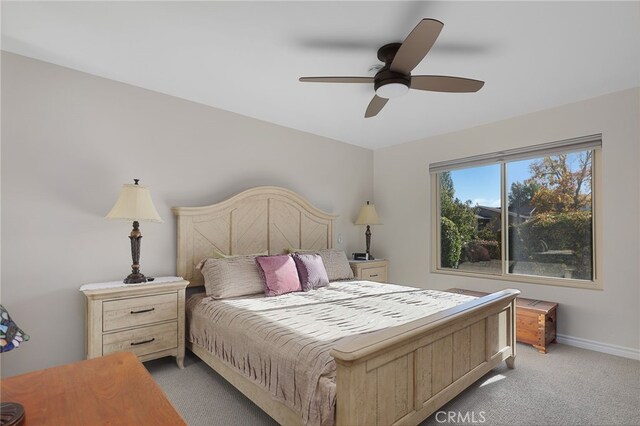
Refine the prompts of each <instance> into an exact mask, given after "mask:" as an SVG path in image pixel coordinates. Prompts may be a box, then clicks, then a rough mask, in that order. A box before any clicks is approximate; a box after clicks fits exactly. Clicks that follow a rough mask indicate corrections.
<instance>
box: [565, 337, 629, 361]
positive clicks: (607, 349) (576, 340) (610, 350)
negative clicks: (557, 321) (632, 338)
mask: <svg viewBox="0 0 640 426" xmlns="http://www.w3.org/2000/svg"><path fill="white" fill-rule="evenodd" d="M556 341H557V342H558V343H564V344H565V345H569V346H575V347H577V348H582V349H589V350H592V351H596V352H603V353H605V354H610V355H617V356H621V357H624V358H631V359H635V360H638V361H640V349H633V348H626V347H624V346H618V345H612V344H610V343H602V342H596V341H594V340H588V339H582V338H580V337H573V336H566V335H564V334H558V335H556Z"/></svg>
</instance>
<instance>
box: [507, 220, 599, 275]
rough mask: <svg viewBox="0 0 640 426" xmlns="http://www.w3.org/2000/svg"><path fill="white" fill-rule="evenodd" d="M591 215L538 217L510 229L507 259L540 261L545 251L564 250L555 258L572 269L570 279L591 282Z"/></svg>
mask: <svg viewBox="0 0 640 426" xmlns="http://www.w3.org/2000/svg"><path fill="white" fill-rule="evenodd" d="M591 221H592V215H591V212H590V211H569V212H564V213H541V214H537V215H534V216H533V217H532V218H531V220H528V221H527V222H524V223H522V224H520V225H515V226H512V227H510V230H511V232H510V234H511V235H510V236H509V237H510V248H511V249H512V251H511V256H512V257H511V258H512V259H514V260H529V261H531V260H533V261H540V259H541V258H542V257H541V256H540V253H541V252H542V253H544V252H546V251H547V250H553V251H557V250H568V251H571V252H572V253H571V254H569V255H565V256H562V255H558V256H557V257H556V259H560V260H561V261H562V262H563V263H565V264H566V265H567V266H568V267H572V268H575V272H574V275H573V277H574V278H579V279H591V278H592V267H591V263H592V251H591V250H592V249H591V247H592V237H593V235H592V223H591Z"/></svg>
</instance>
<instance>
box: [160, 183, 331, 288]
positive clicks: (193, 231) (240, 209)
mask: <svg viewBox="0 0 640 426" xmlns="http://www.w3.org/2000/svg"><path fill="white" fill-rule="evenodd" d="M172 211H173V213H174V214H175V215H176V216H177V220H178V257H177V275H178V276H181V277H183V278H184V279H185V280H188V281H189V282H190V283H191V284H190V286H199V285H203V284H204V283H203V277H202V274H201V273H200V271H198V270H197V269H196V265H197V264H198V262H200V261H201V260H202V259H205V258H207V257H211V256H212V254H213V252H214V250H217V251H219V252H221V253H224V254H228V255H229V254H254V253H262V252H265V251H268V252H269V254H279V253H282V252H283V251H284V250H285V249H287V248H296V249H307V250H320V249H326V248H332V247H333V221H334V220H335V219H336V217H337V215H334V214H331V213H327V212H324V211H322V210H320V209H318V208H317V207H314V206H313V205H311V203H309V202H308V201H307V200H305V199H304V198H302V197H301V196H300V195H298V194H296V193H295V192H293V191H290V190H288V189H284V188H279V187H275V186H260V187H256V188H251V189H248V190H246V191H243V192H241V193H239V194H236V195H234V196H233V197H231V198H229V199H227V200H224V201H222V202H220V203H217V204H212V205H210V206H203V207H174V208H173V209H172Z"/></svg>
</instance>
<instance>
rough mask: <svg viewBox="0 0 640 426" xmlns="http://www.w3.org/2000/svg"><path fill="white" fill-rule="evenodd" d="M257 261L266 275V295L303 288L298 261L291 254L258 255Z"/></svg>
mask: <svg viewBox="0 0 640 426" xmlns="http://www.w3.org/2000/svg"><path fill="white" fill-rule="evenodd" d="M256 262H257V263H258V269H259V270H260V272H261V273H262V276H263V277H264V294H265V295H267V296H277V295H279V294H285V293H291V292H294V291H300V290H302V288H301V287H300V279H299V278H298V270H297V269H296V263H295V262H294V261H293V258H292V257H291V256H289V255H279V256H258V257H256Z"/></svg>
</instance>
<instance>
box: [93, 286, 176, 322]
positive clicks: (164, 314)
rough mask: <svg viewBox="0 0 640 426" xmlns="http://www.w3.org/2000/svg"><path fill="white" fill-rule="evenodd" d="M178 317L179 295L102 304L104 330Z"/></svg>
mask: <svg viewBox="0 0 640 426" xmlns="http://www.w3.org/2000/svg"><path fill="white" fill-rule="evenodd" d="M177 317H178V295H177V293H175V292H173V293H167V294H158V295H152V296H141V297H132V298H129V299H120V300H111V301H107V302H104V303H103V304H102V318H103V320H102V321H103V323H102V330H103V331H112V330H118V329H121V328H127V327H135V326H138V325H144V324H152V323H155V322H160V321H167V320H171V319H176V318H177Z"/></svg>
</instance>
